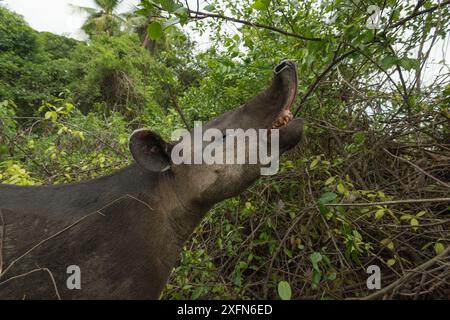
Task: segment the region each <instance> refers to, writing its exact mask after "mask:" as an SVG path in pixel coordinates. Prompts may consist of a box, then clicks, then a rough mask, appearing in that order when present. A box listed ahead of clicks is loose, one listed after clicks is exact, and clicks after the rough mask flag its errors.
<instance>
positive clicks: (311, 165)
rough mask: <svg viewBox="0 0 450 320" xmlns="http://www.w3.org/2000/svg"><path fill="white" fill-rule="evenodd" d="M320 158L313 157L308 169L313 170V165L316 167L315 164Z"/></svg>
mask: <svg viewBox="0 0 450 320" xmlns="http://www.w3.org/2000/svg"><path fill="white" fill-rule="evenodd" d="M319 161H320V158H316V159H314V160H313V161H312V162H311V164H310V165H309V170H313V169H314V168H315V167H317V164H318V163H319Z"/></svg>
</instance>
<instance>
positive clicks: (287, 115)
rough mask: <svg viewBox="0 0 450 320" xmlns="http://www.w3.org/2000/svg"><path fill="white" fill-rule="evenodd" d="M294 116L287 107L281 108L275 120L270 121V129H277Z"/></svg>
mask: <svg viewBox="0 0 450 320" xmlns="http://www.w3.org/2000/svg"><path fill="white" fill-rule="evenodd" d="M293 118H294V116H293V115H292V113H291V111H290V110H289V109H283V110H282V111H281V112H280V114H279V115H278V117H277V118H276V120H275V121H274V122H273V123H272V129H277V128H281V127H284V126H285V125H287V124H288V123H289V122H290V121H291V120H292V119H293Z"/></svg>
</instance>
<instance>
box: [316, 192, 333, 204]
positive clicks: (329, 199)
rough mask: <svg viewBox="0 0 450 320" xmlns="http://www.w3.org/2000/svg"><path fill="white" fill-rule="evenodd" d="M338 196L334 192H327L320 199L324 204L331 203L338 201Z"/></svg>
mask: <svg viewBox="0 0 450 320" xmlns="http://www.w3.org/2000/svg"><path fill="white" fill-rule="evenodd" d="M336 198H337V194H336V193H334V192H325V193H324V194H323V195H322V196H321V197H320V199H319V202H320V203H322V204H326V203H331V202H333V201H334V200H336Z"/></svg>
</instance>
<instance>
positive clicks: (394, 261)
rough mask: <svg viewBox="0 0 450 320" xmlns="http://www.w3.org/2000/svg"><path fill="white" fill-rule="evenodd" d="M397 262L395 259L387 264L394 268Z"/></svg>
mask: <svg viewBox="0 0 450 320" xmlns="http://www.w3.org/2000/svg"><path fill="white" fill-rule="evenodd" d="M396 262H397V261H396V260H395V259H389V260H388V261H387V262H386V263H387V265H388V266H389V267H392V266H393V265H394V264H395V263H396Z"/></svg>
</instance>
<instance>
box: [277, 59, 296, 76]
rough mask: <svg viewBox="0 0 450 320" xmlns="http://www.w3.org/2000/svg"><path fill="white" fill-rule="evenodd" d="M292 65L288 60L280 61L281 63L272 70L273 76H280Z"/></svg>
mask: <svg viewBox="0 0 450 320" xmlns="http://www.w3.org/2000/svg"><path fill="white" fill-rule="evenodd" d="M292 65H293V63H292V61H290V60H284V61H281V63H280V64H279V65H277V66H276V67H275V68H274V69H273V72H274V73H275V74H280V73H281V72H283V71H284V70H286V69H289V68H290V67H291V66H292Z"/></svg>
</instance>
